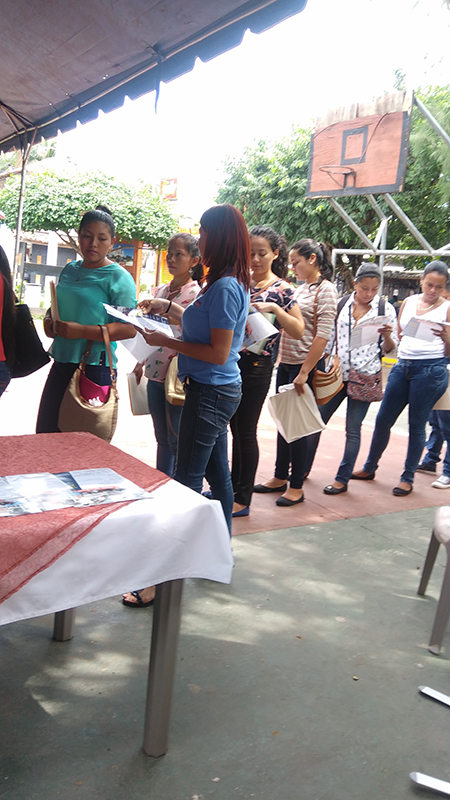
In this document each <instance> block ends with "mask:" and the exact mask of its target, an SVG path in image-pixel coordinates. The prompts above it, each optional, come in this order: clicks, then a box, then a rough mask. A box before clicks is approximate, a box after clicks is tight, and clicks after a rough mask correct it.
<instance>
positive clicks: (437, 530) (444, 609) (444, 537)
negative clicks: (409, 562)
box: [417, 506, 450, 656]
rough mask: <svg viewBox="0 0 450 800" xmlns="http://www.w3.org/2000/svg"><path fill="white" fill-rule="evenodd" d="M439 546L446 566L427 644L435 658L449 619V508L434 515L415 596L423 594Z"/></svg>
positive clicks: (438, 652) (442, 509) (439, 510)
mask: <svg viewBox="0 0 450 800" xmlns="http://www.w3.org/2000/svg"><path fill="white" fill-rule="evenodd" d="M440 544H443V545H445V549H446V551H447V566H446V568H445V573H444V579H443V581H442V588H441V595H440V597H439V602H438V605H437V609H436V615H435V617H434V623H433V630H432V631H431V637H430V642H429V644H428V650H429V651H430V653H434V655H436V656H438V655H439V654H440V652H441V646H442V640H443V638H444V635H445V631H446V630H447V625H448V620H449V617H450V506H442V508H438V510H437V511H436V514H435V515H434V526H433V532H432V534H431V539H430V544H429V546H428V552H427V556H426V559H425V564H424V567H423V573H422V578H421V581H420V584H419V588H418V590H417V594H420V595H424V594H425V591H426V588H427V586H428V581H429V579H430V575H431V572H432V569H433V566H434V562H435V561H436V556H437V553H438V550H439V545H440Z"/></svg>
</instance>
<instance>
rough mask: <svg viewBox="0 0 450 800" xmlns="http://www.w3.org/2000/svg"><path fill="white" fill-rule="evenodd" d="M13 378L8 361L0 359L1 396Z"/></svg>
mask: <svg viewBox="0 0 450 800" xmlns="http://www.w3.org/2000/svg"><path fill="white" fill-rule="evenodd" d="M10 380H11V375H10V372H9V369H8V365H7V363H6V361H0V397H1V396H2V394H3V392H4V391H5V389H6V387H7V386H8V384H9V382H10Z"/></svg>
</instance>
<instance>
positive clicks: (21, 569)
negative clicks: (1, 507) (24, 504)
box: [0, 433, 169, 603]
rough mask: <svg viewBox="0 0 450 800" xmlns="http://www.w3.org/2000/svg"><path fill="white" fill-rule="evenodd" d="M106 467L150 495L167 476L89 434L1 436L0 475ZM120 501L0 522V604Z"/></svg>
mask: <svg viewBox="0 0 450 800" xmlns="http://www.w3.org/2000/svg"><path fill="white" fill-rule="evenodd" d="M101 467H109V468H110V469H113V470H115V471H116V472H118V473H119V474H120V475H123V476H124V477H125V478H128V479H129V480H130V481H133V483H136V484H137V485H138V486H140V487H141V488H142V489H146V490H147V491H154V490H155V489H157V488H158V487H159V486H162V485H163V484H164V483H166V482H167V481H168V480H169V478H168V477H167V475H164V474H163V473H162V472H159V471H158V470H156V469H154V468H153V467H149V466H148V464H144V463H143V462H142V461H139V460H138V459H137V458H133V456H129V455H128V454H127V453H124V452H123V451H122V450H119V449H118V448H117V447H114V446H113V445H110V444H107V443H106V442H104V441H103V440H102V439H99V438H98V437H97V436H93V435H92V434H91V433H41V434H33V435H29V436H1V437H0V476H4V475H24V474H27V473H33V472H71V471H72V470H74V469H98V468H101ZM123 505H124V504H123V503H109V504H107V505H103V506H97V507H90V508H81V509H80V508H61V509H56V510H55V511H45V512H43V513H41V514H27V515H22V516H19V517H3V518H2V519H0V603H1V602H3V601H4V600H6V599H7V598H8V597H10V596H11V595H12V594H14V592H16V591H18V589H20V588H21V587H22V586H23V585H24V584H25V583H27V582H28V581H29V580H31V578H32V577H33V576H34V575H37V573H38V572H41V571H42V570H43V569H46V568H47V567H49V566H50V564H53V563H54V561H56V560H57V559H58V558H60V556H62V555H63V554H64V553H66V552H67V550H70V548H71V547H72V546H73V545H74V544H75V543H76V542H78V541H79V540H80V539H82V538H83V536H86V534H87V533H89V531H90V530H91V529H92V528H93V527H94V526H95V525H97V524H98V523H99V522H100V521H101V520H102V519H103V518H104V517H106V516H108V514H111V513H112V512H113V511H115V510H116V509H117V508H120V507H121V506H123Z"/></svg>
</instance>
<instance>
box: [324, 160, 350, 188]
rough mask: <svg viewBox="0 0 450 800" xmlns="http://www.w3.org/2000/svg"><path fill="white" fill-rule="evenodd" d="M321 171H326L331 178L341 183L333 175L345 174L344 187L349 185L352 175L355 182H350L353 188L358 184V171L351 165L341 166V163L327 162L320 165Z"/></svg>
mask: <svg viewBox="0 0 450 800" xmlns="http://www.w3.org/2000/svg"><path fill="white" fill-rule="evenodd" d="M319 170H320V172H326V174H327V175H329V176H330V178H331V180H333V181H334V182H335V183H337V184H338V186H339V185H340V183H339V182H338V181H337V180H336V178H333V175H343V176H344V186H343V188H344V189H347V188H348V187H349V183H348V181H349V177H350V175H351V176H352V177H353V183H351V184H350V186H351V187H352V188H354V187H355V185H356V171H355V170H354V169H352V168H351V167H345V166H341V165H340V164H325V165H324V166H323V167H319Z"/></svg>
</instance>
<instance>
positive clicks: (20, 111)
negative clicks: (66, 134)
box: [0, 0, 307, 151]
mask: <svg viewBox="0 0 450 800" xmlns="http://www.w3.org/2000/svg"><path fill="white" fill-rule="evenodd" d="M306 2H307V0H249V2H242V0H76V2H74V0H14V2H11V0H0V20H1V22H0V150H5V151H6V150H9V149H11V148H12V147H14V146H15V147H18V146H21V145H22V144H24V143H25V141H24V140H26V139H28V141H30V140H31V139H32V138H33V136H36V141H38V140H39V139H40V138H41V136H44V137H45V138H49V137H51V136H55V135H56V134H57V132H58V130H61V131H67V130H69V129H70V128H74V127H75V125H76V123H77V121H80V122H88V121H89V120H92V119H95V118H96V116H97V114H98V111H99V110H100V109H101V110H102V111H104V112H108V111H112V110H113V109H115V108H118V107H119V106H121V105H122V104H123V102H124V99H125V97H126V96H128V97H130V98H131V99H135V98H136V97H139V96H140V95H142V94H145V93H146V92H150V91H152V90H153V89H155V88H156V89H157V88H158V85H159V82H160V81H170V80H173V79H174V78H177V77H178V76H180V75H182V74H183V73H185V72H189V71H190V70H191V69H192V68H193V66H194V62H195V59H196V58H197V57H199V58H201V60H202V61H208V60H209V59H211V58H214V56H217V55H219V54H220V53H223V52H224V51H226V50H229V49H230V48H232V47H235V46H236V45H238V44H239V43H240V42H241V40H242V37H243V35H244V33H245V31H246V30H247V29H248V28H249V29H250V30H251V31H253V32H254V33H260V32H261V31H262V30H265V29H266V28H270V27H271V26H272V25H275V24H276V23H278V22H280V21H281V20H283V19H286V18H287V17H289V16H292V15H293V14H296V13H298V12H299V11H301V10H302V9H303V8H304V7H305V5H306ZM25 134H27V136H25Z"/></svg>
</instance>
